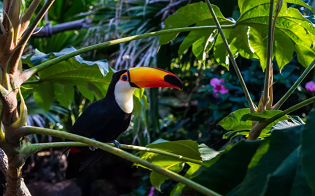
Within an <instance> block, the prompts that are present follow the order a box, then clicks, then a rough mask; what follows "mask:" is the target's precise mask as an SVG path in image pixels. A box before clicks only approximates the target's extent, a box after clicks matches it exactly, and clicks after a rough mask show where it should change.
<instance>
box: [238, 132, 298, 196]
mask: <svg viewBox="0 0 315 196" xmlns="http://www.w3.org/2000/svg"><path fill="white" fill-rule="evenodd" d="M301 128H302V127H301V126H300V127H293V128H289V129H283V130H281V131H280V130H278V131H274V132H273V133H272V134H271V136H270V137H268V138H266V140H264V142H263V144H262V145H261V147H260V148H259V149H258V150H257V152H256V154H255V155H254V156H253V158H252V160H251V163H250V164H249V166H248V171H247V173H246V177H245V179H244V181H243V183H242V186H241V188H240V189H239V191H238V194H240V195H244V196H246V195H255V194H257V193H261V192H263V190H264V188H265V186H266V182H267V178H268V175H270V174H272V173H274V172H275V171H276V169H277V168H278V167H279V166H280V165H281V164H282V162H283V161H284V160H285V159H286V158H287V157H288V156H289V155H290V154H291V153H292V152H293V151H294V150H295V149H296V148H297V147H298V146H299V145H300V131H301Z"/></svg>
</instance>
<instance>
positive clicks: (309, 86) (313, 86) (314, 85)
mask: <svg viewBox="0 0 315 196" xmlns="http://www.w3.org/2000/svg"><path fill="white" fill-rule="evenodd" d="M305 88H306V90H307V91H315V83H314V82H313V81H309V82H308V83H306V85H305Z"/></svg>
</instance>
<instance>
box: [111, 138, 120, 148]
mask: <svg viewBox="0 0 315 196" xmlns="http://www.w3.org/2000/svg"><path fill="white" fill-rule="evenodd" d="M110 143H113V144H114V145H115V147H116V148H120V143H119V142H118V141H117V140H113V141H110Z"/></svg>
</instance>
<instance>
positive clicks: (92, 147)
mask: <svg viewBox="0 0 315 196" xmlns="http://www.w3.org/2000/svg"><path fill="white" fill-rule="evenodd" d="M91 139H92V140H95V141H96V139H95V138H91ZM89 149H90V150H91V151H95V150H96V149H98V147H96V146H89Z"/></svg>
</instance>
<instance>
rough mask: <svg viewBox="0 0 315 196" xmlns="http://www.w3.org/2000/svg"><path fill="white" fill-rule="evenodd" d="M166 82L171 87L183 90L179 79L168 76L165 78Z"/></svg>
mask: <svg viewBox="0 0 315 196" xmlns="http://www.w3.org/2000/svg"><path fill="white" fill-rule="evenodd" d="M164 80H165V82H167V83H169V84H171V85H174V86H177V87H178V88H180V90H183V84H182V81H180V79H178V78H177V77H175V76H172V75H169V74H168V75H166V76H164Z"/></svg>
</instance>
